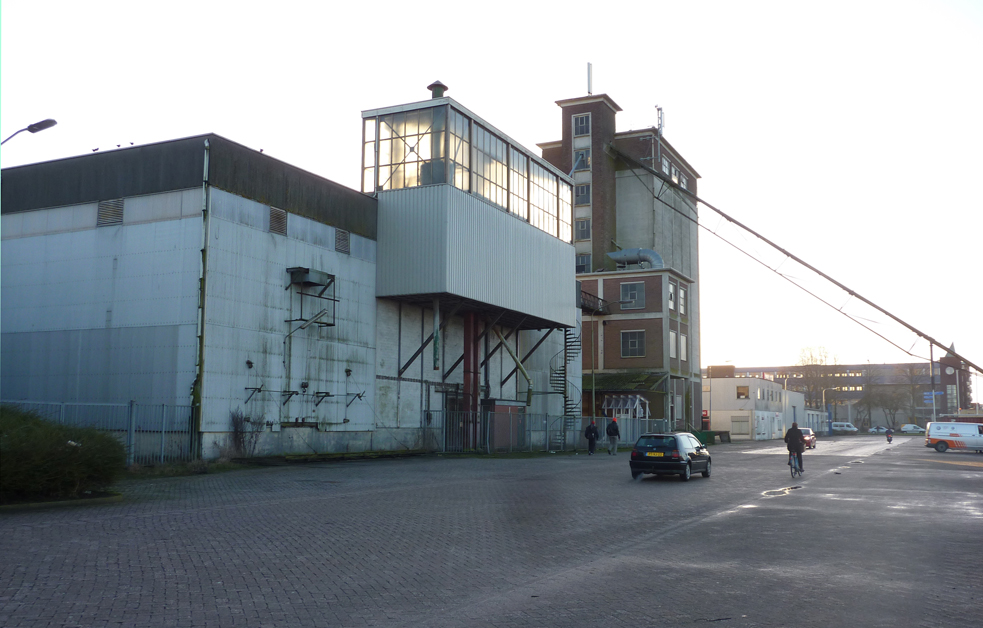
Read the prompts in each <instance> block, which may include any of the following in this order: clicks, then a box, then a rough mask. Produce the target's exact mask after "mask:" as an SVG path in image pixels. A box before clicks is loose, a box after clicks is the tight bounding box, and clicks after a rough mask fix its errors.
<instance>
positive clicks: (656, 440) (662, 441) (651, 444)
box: [635, 436, 676, 449]
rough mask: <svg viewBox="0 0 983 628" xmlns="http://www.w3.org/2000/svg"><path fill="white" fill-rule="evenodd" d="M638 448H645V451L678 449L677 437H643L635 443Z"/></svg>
mask: <svg viewBox="0 0 983 628" xmlns="http://www.w3.org/2000/svg"><path fill="white" fill-rule="evenodd" d="M635 446H636V447H643V448H645V449H675V448H676V437H675V436H642V437H641V438H639V439H638V442H637V443H635Z"/></svg>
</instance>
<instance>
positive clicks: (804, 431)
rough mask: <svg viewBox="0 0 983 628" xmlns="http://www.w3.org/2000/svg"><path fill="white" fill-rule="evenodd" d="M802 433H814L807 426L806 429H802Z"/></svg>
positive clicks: (807, 434)
mask: <svg viewBox="0 0 983 628" xmlns="http://www.w3.org/2000/svg"><path fill="white" fill-rule="evenodd" d="M802 433H803V434H804V435H805V436H809V435H811V434H812V430H810V429H809V428H808V427H807V428H805V429H803V430H802Z"/></svg>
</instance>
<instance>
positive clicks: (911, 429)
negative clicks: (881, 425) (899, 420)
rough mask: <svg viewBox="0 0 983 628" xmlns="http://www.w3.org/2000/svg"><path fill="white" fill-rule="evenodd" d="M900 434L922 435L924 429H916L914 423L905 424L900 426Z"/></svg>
mask: <svg viewBox="0 0 983 628" xmlns="http://www.w3.org/2000/svg"><path fill="white" fill-rule="evenodd" d="M901 433H902V434H924V433H925V428H924V427H918V426H917V425H915V424H914V423H905V424H904V425H902V426H901Z"/></svg>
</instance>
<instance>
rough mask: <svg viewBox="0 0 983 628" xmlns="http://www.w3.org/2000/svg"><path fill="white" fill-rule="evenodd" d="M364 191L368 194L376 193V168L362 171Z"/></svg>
mask: <svg viewBox="0 0 983 628" xmlns="http://www.w3.org/2000/svg"><path fill="white" fill-rule="evenodd" d="M362 191H363V192H365V193H366V194H371V193H372V192H374V191H375V168H366V169H365V170H363V171H362Z"/></svg>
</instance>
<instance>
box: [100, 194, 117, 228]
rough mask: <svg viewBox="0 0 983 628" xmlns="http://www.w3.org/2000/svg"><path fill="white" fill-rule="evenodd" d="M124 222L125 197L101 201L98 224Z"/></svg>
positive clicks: (101, 225)
mask: <svg viewBox="0 0 983 628" xmlns="http://www.w3.org/2000/svg"><path fill="white" fill-rule="evenodd" d="M121 224H123V199H121V198H115V199H113V200H111V201H99V213H98V215H97V218H96V226H97V227H104V226H106V225H121Z"/></svg>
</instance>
